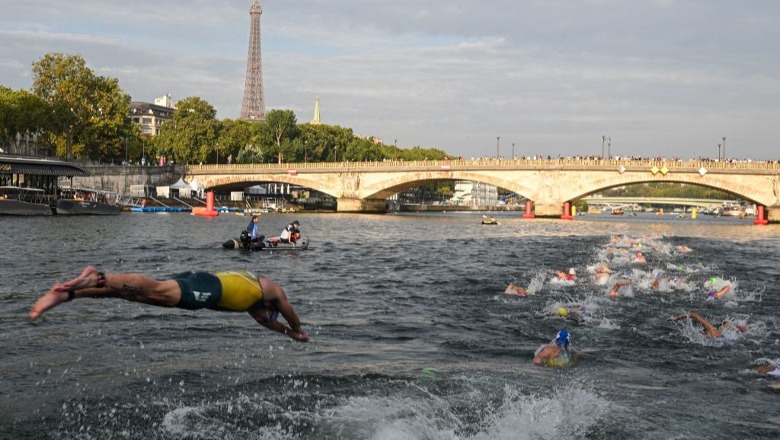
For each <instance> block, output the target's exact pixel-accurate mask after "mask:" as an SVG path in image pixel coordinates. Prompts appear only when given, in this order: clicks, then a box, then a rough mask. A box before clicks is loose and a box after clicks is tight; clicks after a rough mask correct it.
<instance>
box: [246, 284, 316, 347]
mask: <svg viewBox="0 0 780 440" xmlns="http://www.w3.org/2000/svg"><path fill="white" fill-rule="evenodd" d="M260 284H261V286H262V288H263V296H264V301H265V303H266V304H268V305H269V306H272V307H273V308H275V309H276V310H278V311H279V313H280V314H281V315H282V316H284V319H285V320H286V321H287V323H288V324H289V325H290V326H289V327H287V326H286V325H284V324H282V323H281V322H278V321H271V320H269V319H268V314H267V311H265V310H264V309H262V308H261V309H255V310H250V311H249V314H250V315H252V317H253V318H255V321H257V323H258V324H260V325H262V326H264V327H266V328H269V329H271V330H274V331H277V332H279V333H281V334H283V335H287V336H289V337H290V338H292V339H295V340H296V341H298V342H308V341H309V334H308V333H306V330H304V329H302V328H301V320H300V318H298V314H296V313H295V310H294V309H293V306H292V304H290V301H289V300H288V299H287V294H286V293H285V291H284V288H282V286H280V285H278V284H276V283H274V282H273V281H271V280H269V279H267V278H261V279H260Z"/></svg>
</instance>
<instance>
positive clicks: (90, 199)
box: [57, 188, 122, 215]
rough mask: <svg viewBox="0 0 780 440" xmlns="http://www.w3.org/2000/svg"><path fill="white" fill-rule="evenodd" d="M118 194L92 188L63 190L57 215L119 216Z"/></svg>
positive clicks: (58, 202)
mask: <svg viewBox="0 0 780 440" xmlns="http://www.w3.org/2000/svg"><path fill="white" fill-rule="evenodd" d="M121 212H122V207H121V206H119V204H117V194H116V193H114V192H111V191H104V190H99V189H92V188H61V189H60V197H59V198H57V215H118V214H119V213H121Z"/></svg>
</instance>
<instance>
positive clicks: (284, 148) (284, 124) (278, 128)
mask: <svg viewBox="0 0 780 440" xmlns="http://www.w3.org/2000/svg"><path fill="white" fill-rule="evenodd" d="M261 124H265V125H266V126H267V128H268V133H269V134H270V136H271V142H272V143H273V146H274V148H275V150H276V157H277V159H278V161H279V163H282V162H284V161H285V152H288V151H289V152H291V151H290V147H291V145H292V140H293V139H295V138H296V137H298V133H299V130H298V125H297V124H298V121H297V119H296V118H295V113H294V112H293V111H292V110H271V111H269V112H268V113H266V115H265V121H263V122H262V123H261ZM287 162H290V161H289V160H288V161H287Z"/></svg>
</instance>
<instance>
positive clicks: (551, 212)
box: [534, 203, 563, 218]
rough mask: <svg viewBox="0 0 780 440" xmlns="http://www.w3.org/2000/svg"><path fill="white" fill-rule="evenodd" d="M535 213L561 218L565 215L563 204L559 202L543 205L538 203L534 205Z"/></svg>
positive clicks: (539, 215)
mask: <svg viewBox="0 0 780 440" xmlns="http://www.w3.org/2000/svg"><path fill="white" fill-rule="evenodd" d="M534 214H535V215H536V216H537V217H546V218H561V216H562V215H563V205H559V204H554V205H542V204H539V203H536V204H535V205H534Z"/></svg>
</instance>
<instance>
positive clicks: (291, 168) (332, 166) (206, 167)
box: [187, 158, 780, 174]
mask: <svg viewBox="0 0 780 440" xmlns="http://www.w3.org/2000/svg"><path fill="white" fill-rule="evenodd" d="M620 166H623V167H626V168H627V169H631V168H647V169H650V168H653V167H658V168H662V167H666V168H668V169H670V170H673V169H694V170H698V169H700V168H702V167H703V168H705V169H707V170H708V171H713V170H754V171H759V170H761V171H780V162H779V161H714V160H700V159H690V160H668V159H598V158H596V159H594V158H554V159H453V160H417V161H403V160H391V161H373V162H368V161H366V162H299V163H281V164H279V163H254V164H217V165H215V164H200V165H189V166H188V167H187V168H188V171H189V172H192V173H195V174H197V173H199V172H202V173H214V172H227V173H231V172H232V173H241V172H258V171H260V172H262V171H264V170H265V171H267V172H277V173H278V172H284V173H289V172H297V171H311V172H314V171H323V172H332V171H335V170H350V169H352V170H357V169H380V168H381V169H398V168H405V169H438V170H456V169H475V168H490V169H496V168H508V169H518V168H520V169H522V168H525V167H527V168H540V167H542V168H547V167H550V168H561V167H563V168H566V167H571V168H580V167H585V168H590V169H593V168H602V167H603V168H605V169H616V168H618V167H620Z"/></svg>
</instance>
